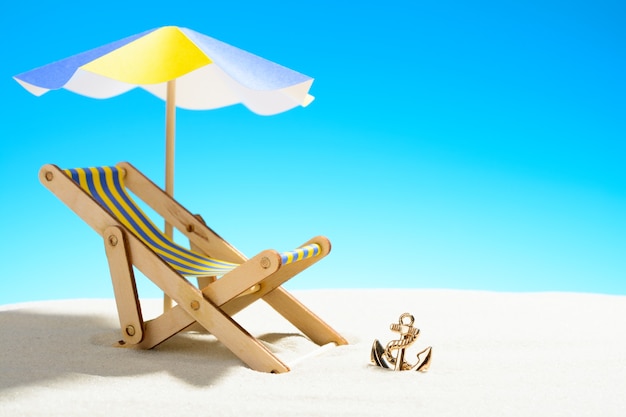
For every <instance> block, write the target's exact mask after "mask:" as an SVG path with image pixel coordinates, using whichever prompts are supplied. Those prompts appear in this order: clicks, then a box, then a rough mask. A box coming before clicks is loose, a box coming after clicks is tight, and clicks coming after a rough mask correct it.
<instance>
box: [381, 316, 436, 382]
mask: <svg viewBox="0 0 626 417" xmlns="http://www.w3.org/2000/svg"><path fill="white" fill-rule="evenodd" d="M414 322H415V318H414V317H413V316H412V315H411V314H409V313H404V314H402V315H401V316H400V318H399V319H398V323H392V324H391V326H389V327H390V329H391V330H392V331H394V332H397V333H400V339H398V340H392V341H391V342H389V343H387V346H386V347H384V348H383V345H382V344H381V343H380V342H379V341H378V339H377V340H374V344H373V345H372V353H371V361H372V363H374V364H375V365H378V366H380V367H381V368H386V369H393V370H394V371H410V370H415V371H419V372H426V371H427V370H428V368H429V367H430V362H431V358H432V347H430V346H429V347H427V348H426V349H424V350H422V351H421V352H419V353H418V354H417V363H415V364H413V365H412V364H410V363H409V362H407V361H406V360H405V359H404V357H405V354H406V349H407V348H408V347H409V346H411V345H412V344H413V343H414V342H415V341H416V340H417V337H418V336H419V333H420V329H418V328H417V327H413V323H414ZM394 352H396V353H395V355H394Z"/></svg>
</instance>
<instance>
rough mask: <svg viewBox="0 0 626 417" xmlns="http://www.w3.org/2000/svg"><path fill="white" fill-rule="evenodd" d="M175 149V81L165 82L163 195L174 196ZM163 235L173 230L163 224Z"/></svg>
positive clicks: (169, 301) (165, 306) (165, 304)
mask: <svg viewBox="0 0 626 417" xmlns="http://www.w3.org/2000/svg"><path fill="white" fill-rule="evenodd" d="M175 147H176V80H175V79H174V80H170V81H168V82H167V97H166V99H165V193H166V194H167V195H169V196H170V197H173V196H174V149H175ZM165 235H166V236H167V237H169V238H170V239H173V237H174V228H173V227H172V225H171V224H169V223H168V222H167V221H166V222H165ZM171 308H172V299H171V298H170V297H169V296H168V295H167V294H163V310H164V311H167V310H169V309H171Z"/></svg>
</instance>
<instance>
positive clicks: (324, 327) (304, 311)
mask: <svg viewBox="0 0 626 417" xmlns="http://www.w3.org/2000/svg"><path fill="white" fill-rule="evenodd" d="M263 300H264V301H265V302H267V303H268V304H269V305H270V306H271V307H272V308H273V309H274V310H276V311H277V312H278V313H279V314H280V315H282V316H283V317H284V318H285V319H287V320H288V321H289V322H291V324H293V325H294V326H296V328H298V329H299V330H300V331H301V332H302V333H304V334H305V335H307V336H308V337H309V339H311V340H312V341H313V342H315V343H317V344H318V345H320V346H322V345H325V344H327V343H331V342H334V343H336V344H338V345H347V344H348V341H347V340H346V339H344V338H343V337H342V336H341V335H340V334H339V333H337V332H336V331H335V330H334V329H333V328H332V327H330V326H329V325H328V324H326V323H325V322H324V321H323V320H322V319H320V318H319V317H318V316H316V315H315V314H314V313H313V312H312V311H311V310H309V309H308V308H307V307H305V306H304V305H303V304H302V303H300V301H298V300H296V299H295V298H294V297H293V296H292V295H291V294H289V293H288V292H287V291H285V290H284V289H283V288H282V287H279V288H276V289H275V290H274V291H272V292H269V293H267V294H265V296H264V297H263Z"/></svg>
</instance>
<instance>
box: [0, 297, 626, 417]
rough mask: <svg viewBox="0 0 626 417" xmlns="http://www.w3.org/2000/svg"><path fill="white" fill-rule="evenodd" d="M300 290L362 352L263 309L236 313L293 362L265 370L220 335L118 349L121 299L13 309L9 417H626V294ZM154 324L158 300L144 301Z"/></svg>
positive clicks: (6, 377) (5, 407)
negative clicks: (403, 363) (397, 342)
mask: <svg viewBox="0 0 626 417" xmlns="http://www.w3.org/2000/svg"><path fill="white" fill-rule="evenodd" d="M294 294H295V295H296V296H297V297H298V298H299V299H301V300H302V301H303V302H305V303H306V304H307V305H308V306H309V307H310V308H311V309H313V310H314V311H315V312H316V313H318V314H319V315H320V316H321V317H322V318H324V319H325V320H326V321H327V322H328V323H329V324H331V325H332V326H333V327H335V328H336V329H337V330H338V331H339V332H341V333H342V334H343V335H344V336H345V337H346V338H347V339H348V341H349V342H350V344H349V345H348V346H341V347H335V348H331V349H319V348H318V347H317V346H316V345H314V344H313V343H311V342H310V341H309V340H308V339H306V338H304V337H303V336H301V335H300V334H299V333H298V332H297V331H296V329H294V328H293V327H292V326H291V325H290V324H289V323H288V322H286V321H284V320H283V319H282V318H281V317H280V316H278V315H277V314H276V313H274V312H273V311H272V310H270V309H269V308H268V307H267V306H266V305H265V304H264V303H256V304H255V305H253V306H251V307H250V308H248V309H246V310H244V311H243V312H241V313H240V314H239V315H237V316H236V318H237V319H238V321H239V322H240V323H241V324H242V325H243V326H244V327H245V328H247V329H248V330H249V331H250V332H251V333H253V334H254V335H255V336H257V337H259V338H260V339H261V340H263V341H264V343H266V344H267V346H268V347H269V348H270V349H271V350H272V351H274V352H276V354H277V355H278V356H279V357H280V358H281V359H282V360H283V361H285V362H287V363H288V364H290V365H291V366H292V371H291V372H289V373H286V374H280V375H273V374H264V373H260V372H255V371H252V370H250V369H249V368H247V367H246V366H245V365H243V364H242V363H241V362H240V361H239V360H238V359H237V358H236V357H235V356H233V355H232V354H231V353H230V352H229V351H228V350H227V349H226V348H225V347H224V346H222V345H221V344H220V343H219V342H217V341H216V339H215V338H214V337H213V336H211V335H208V334H197V333H186V334H183V335H178V336H176V337H174V338H172V339H170V340H168V341H166V342H165V343H163V344H161V345H160V346H158V347H157V348H155V349H153V350H150V351H135V350H130V349H122V348H114V347H112V345H113V343H115V341H116V340H118V339H119V329H118V328H117V312H116V309H115V303H114V301H113V300H60V301H47V302H35V303H23V304H16V305H7V306H1V307H0V332H1V334H2V338H1V339H0V349H1V351H2V356H1V358H0V370H1V372H0V375H1V376H0V416H44V415H45V416H64V417H68V416H86V415H89V416H112V415H133V416H165V415H167V416H172V415H197V416H201V415H212V416H243V415H252V416H290V417H293V416H391V415H394V416H402V415H415V416H474V415H475V416H503V415H506V416H551V417H554V416H605V417H606V416H623V415H624V413H626V396H625V395H624V391H625V390H626V332H625V330H624V329H626V297H624V296H609V295H597V294H578V293H497V292H480V291H457V290H416V289H411V290H400V289H380V290H359V289H350V290H315V291H313V290H306V291H294ZM142 305H143V308H144V315H145V316H146V317H150V316H151V314H153V315H156V313H157V312H158V309H159V308H160V306H161V301H160V300H152V299H150V300H142ZM404 312H409V313H411V314H413V315H414V316H415V319H416V326H417V327H419V328H420V329H421V334H420V337H419V339H418V340H417V342H416V343H415V344H414V345H413V346H412V347H411V348H410V349H409V350H408V352H407V360H409V361H412V360H413V359H414V358H415V355H416V353H417V352H418V351H419V350H421V349H423V348H425V347H426V346H432V347H433V360H432V365H431V367H430V369H429V370H428V372H426V373H418V372H411V371H406V372H392V371H387V370H384V369H382V368H378V367H375V366H373V365H372V364H371V363H370V348H371V346H372V342H373V340H374V339H379V340H381V342H383V344H384V343H386V342H387V341H390V340H392V339H394V338H395V337H396V336H397V334H394V333H393V332H391V331H390V330H389V325H390V324H391V323H392V322H396V321H397V320H398V317H399V316H400V314H402V313H404Z"/></svg>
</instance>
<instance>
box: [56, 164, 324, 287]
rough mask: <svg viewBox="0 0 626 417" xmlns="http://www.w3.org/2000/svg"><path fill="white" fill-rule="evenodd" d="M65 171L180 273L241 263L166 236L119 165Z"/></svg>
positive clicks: (296, 254)
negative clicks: (129, 188)
mask: <svg viewBox="0 0 626 417" xmlns="http://www.w3.org/2000/svg"><path fill="white" fill-rule="evenodd" d="M65 173H66V174H67V175H68V176H69V177H70V178H72V179H73V180H74V181H75V182H76V183H77V184H78V185H80V187H81V188H82V189H83V190H85V191H86V192H88V193H89V194H90V195H91V196H92V197H93V198H94V199H95V200H96V201H97V202H98V203H99V204H100V205H102V206H103V207H104V208H105V209H107V210H108V211H109V212H110V213H111V214H112V215H113V216H114V217H115V218H116V219H117V220H118V221H119V222H120V223H122V224H123V225H124V226H126V227H127V228H128V229H129V230H130V231H131V232H132V233H134V234H135V235H136V236H137V237H138V238H139V239H141V240H142V241H143V242H144V243H145V244H146V245H148V246H149V247H150V248H151V249H152V250H153V251H154V252H155V253H156V254H158V255H159V256H160V257H161V258H163V260H165V261H166V262H167V263H168V264H170V265H171V266H172V268H174V270H176V271H177V272H178V273H180V274H181V275H186V276H204V275H208V276H220V275H224V274H225V273H227V272H229V271H231V270H233V269H235V268H236V267H237V266H238V264H235V263H231V262H225V261H221V260H218V259H213V258H209V257H206V256H204V255H201V254H198V253H196V252H193V251H191V250H189V249H187V248H185V247H183V246H180V245H178V244H176V243H175V242H173V241H172V240H171V239H169V238H168V237H167V236H165V234H163V232H162V231H161V230H160V229H159V228H158V227H156V226H155V225H154V223H152V221H151V220H150V218H149V217H148V216H147V215H146V214H145V213H144V212H143V210H141V208H140V207H139V206H138V205H137V204H136V203H135V201H134V200H133V199H132V197H131V196H130V194H128V192H127V191H126V188H125V187H124V173H123V170H121V169H119V168H118V167H116V166H107V167H96V168H76V169H66V170H65ZM319 252H320V247H319V245H317V244H311V245H306V246H303V247H301V248H298V249H295V250H293V251H288V252H283V253H281V258H282V262H283V264H289V263H292V262H296V261H299V260H302V259H306V258H310V257H312V256H316V255H318V254H319Z"/></svg>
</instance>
